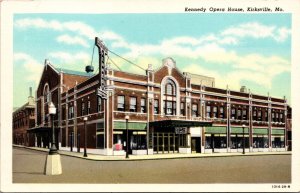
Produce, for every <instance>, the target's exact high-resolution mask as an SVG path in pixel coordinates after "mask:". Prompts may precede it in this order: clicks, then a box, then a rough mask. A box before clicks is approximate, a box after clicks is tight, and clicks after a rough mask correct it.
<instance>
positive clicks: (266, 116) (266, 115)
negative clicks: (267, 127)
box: [265, 109, 269, 121]
mask: <svg viewBox="0 0 300 193" xmlns="http://www.w3.org/2000/svg"><path fill="white" fill-rule="evenodd" d="M268 115H269V114H268V109H266V111H265V121H269V117H268Z"/></svg>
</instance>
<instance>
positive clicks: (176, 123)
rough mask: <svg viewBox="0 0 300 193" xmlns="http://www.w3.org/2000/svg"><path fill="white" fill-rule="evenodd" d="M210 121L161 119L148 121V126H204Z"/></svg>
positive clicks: (208, 124)
mask: <svg viewBox="0 0 300 193" xmlns="http://www.w3.org/2000/svg"><path fill="white" fill-rule="evenodd" d="M211 125H212V122H211V121H192V120H162V121H153V122H150V123H149V126H150V127H160V128H174V127H204V126H211Z"/></svg>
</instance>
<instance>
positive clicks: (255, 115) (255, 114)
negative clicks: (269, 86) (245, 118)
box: [253, 110, 257, 121]
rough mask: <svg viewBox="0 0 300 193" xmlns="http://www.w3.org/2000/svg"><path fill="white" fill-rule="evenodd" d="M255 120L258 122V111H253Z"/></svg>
mask: <svg viewBox="0 0 300 193" xmlns="http://www.w3.org/2000/svg"><path fill="white" fill-rule="evenodd" d="M253 120H254V121H257V111H256V110H254V111H253Z"/></svg>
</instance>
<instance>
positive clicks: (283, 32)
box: [221, 22, 290, 42]
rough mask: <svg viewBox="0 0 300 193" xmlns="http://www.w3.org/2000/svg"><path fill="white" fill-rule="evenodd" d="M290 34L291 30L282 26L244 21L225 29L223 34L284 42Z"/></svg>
mask: <svg viewBox="0 0 300 193" xmlns="http://www.w3.org/2000/svg"><path fill="white" fill-rule="evenodd" d="M289 34H290V30H289V29H287V28H285V27H282V28H278V27H276V26H269V25H263V24H261V23H258V22H249V23H243V24H240V25H237V26H234V27H229V28H228V29H225V30H224V31H223V32H222V33H221V35H223V36H230V37H239V38H246V37H251V38H256V39H258V38H273V39H274V40H276V41H278V42H283V41H285V40H286V39H287V37H288V36H289Z"/></svg>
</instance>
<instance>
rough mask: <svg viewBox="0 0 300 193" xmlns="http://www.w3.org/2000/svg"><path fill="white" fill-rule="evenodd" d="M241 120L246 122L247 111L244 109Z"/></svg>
mask: <svg viewBox="0 0 300 193" xmlns="http://www.w3.org/2000/svg"><path fill="white" fill-rule="evenodd" d="M242 113H243V115H242V116H243V120H246V119H247V110H246V109H243V112H242Z"/></svg>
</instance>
